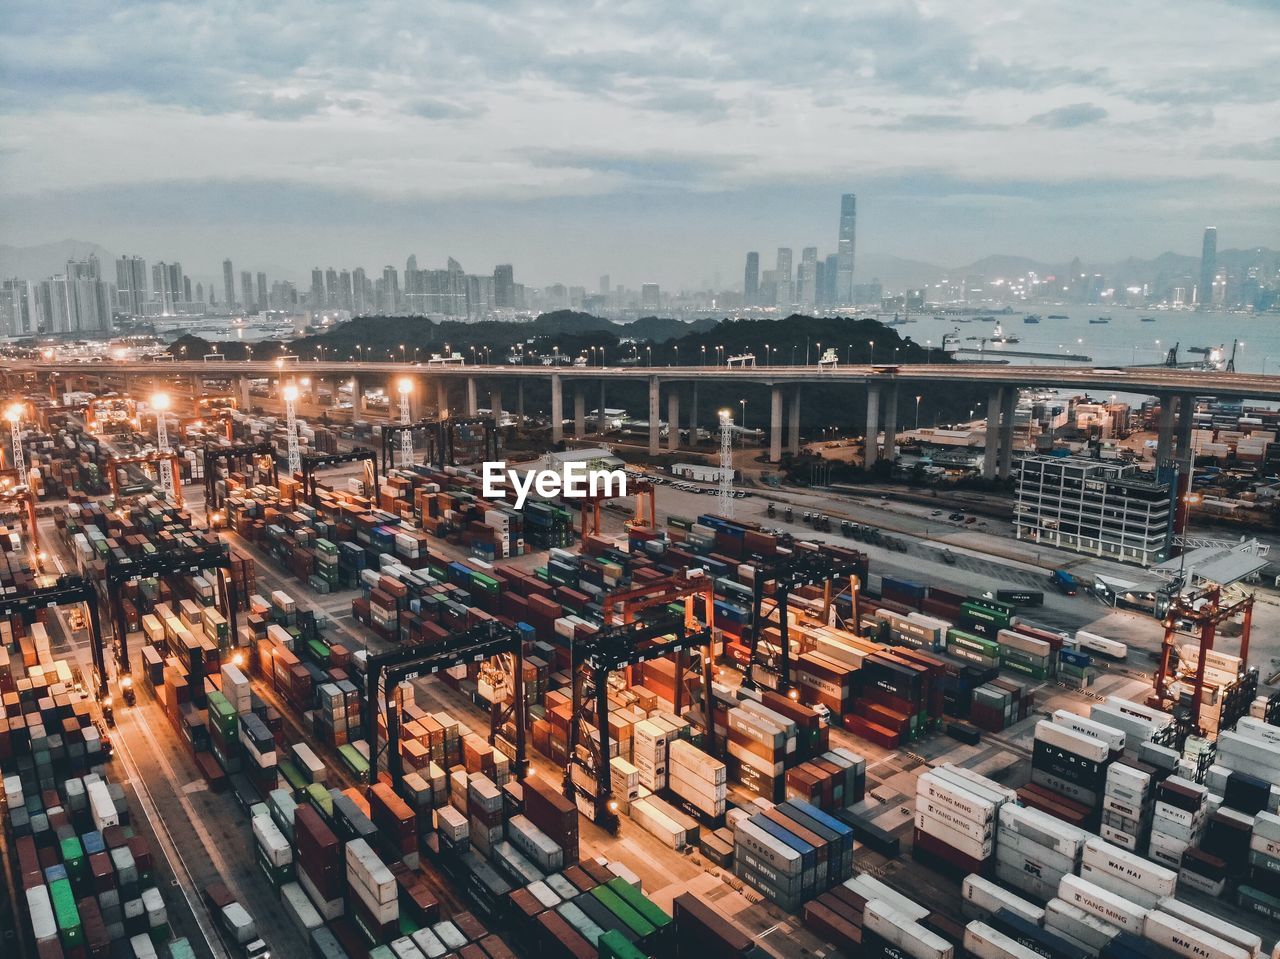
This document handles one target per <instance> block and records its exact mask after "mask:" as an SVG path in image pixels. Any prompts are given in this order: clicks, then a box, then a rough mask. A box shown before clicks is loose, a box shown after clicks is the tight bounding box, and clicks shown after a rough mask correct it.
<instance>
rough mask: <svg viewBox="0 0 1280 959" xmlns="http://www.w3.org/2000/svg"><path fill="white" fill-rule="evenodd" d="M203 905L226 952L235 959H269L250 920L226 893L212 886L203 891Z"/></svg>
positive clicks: (266, 948)
mask: <svg viewBox="0 0 1280 959" xmlns="http://www.w3.org/2000/svg"><path fill="white" fill-rule="evenodd" d="M204 904H205V906H206V907H207V908H208V910H209V915H210V916H211V917H212V919H213V924H214V925H215V926H216V927H217V929H218V935H219V936H220V937H221V939H222V943H223V945H225V946H226V947H227V951H228V952H230V953H231V955H233V956H234V957H236V959H271V950H270V948H268V946H267V944H266V942H265V941H264V940H263V939H262V938H261V937H260V936H259V935H258V926H257V923H255V922H254V921H253V916H251V915H250V914H249V910H248V909H246V908H245V907H244V906H243V905H242V904H241V903H240V902H239V901H238V900H237V899H236V897H235V896H234V895H233V894H232V892H231V890H230V889H228V888H227V887H226V886H224V885H223V884H222V883H220V882H215V883H213V884H212V885H210V886H208V887H207V888H206V889H205V890H204Z"/></svg>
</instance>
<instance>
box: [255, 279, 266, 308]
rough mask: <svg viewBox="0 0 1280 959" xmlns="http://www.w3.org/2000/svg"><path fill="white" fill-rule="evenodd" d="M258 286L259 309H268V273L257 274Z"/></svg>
mask: <svg viewBox="0 0 1280 959" xmlns="http://www.w3.org/2000/svg"><path fill="white" fill-rule="evenodd" d="M257 280H258V283H257V286H258V298H257V302H258V309H259V310H265V309H267V274H265V273H259V274H258V276H257Z"/></svg>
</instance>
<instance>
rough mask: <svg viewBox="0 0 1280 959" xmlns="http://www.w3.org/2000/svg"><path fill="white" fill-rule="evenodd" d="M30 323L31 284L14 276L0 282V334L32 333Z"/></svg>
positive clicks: (22, 334)
mask: <svg viewBox="0 0 1280 959" xmlns="http://www.w3.org/2000/svg"><path fill="white" fill-rule="evenodd" d="M34 332H35V327H34V326H33V325H32V323H31V285H30V284H29V283H27V281H26V280H20V279H17V278H16V277H15V278H14V279H11V280H5V281H4V283H3V284H0V336H26V335H27V334H30V333H34Z"/></svg>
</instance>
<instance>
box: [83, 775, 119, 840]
mask: <svg viewBox="0 0 1280 959" xmlns="http://www.w3.org/2000/svg"><path fill="white" fill-rule="evenodd" d="M85 792H86V793H87V794H88V796H89V809H90V811H91V812H92V814H93V826H94V828H95V829H97V830H98V831H99V832H101V831H102V830H103V829H106V828H107V827H108V826H118V825H120V814H119V813H118V812H116V805H115V803H114V802H112V800H111V791H110V789H109V787H108V786H107V784H106V782H104V781H103V780H102V779H95V780H93V781H92V782H88V781H86V782H85Z"/></svg>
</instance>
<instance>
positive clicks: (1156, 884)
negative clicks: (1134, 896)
mask: <svg viewBox="0 0 1280 959" xmlns="http://www.w3.org/2000/svg"><path fill="white" fill-rule="evenodd" d="M1080 862H1081V863H1082V864H1088V865H1090V866H1092V867H1093V868H1094V869H1096V870H1098V871H1099V872H1103V873H1108V874H1110V875H1112V876H1114V877H1115V878H1117V879H1119V880H1121V881H1123V882H1125V883H1128V884H1130V885H1133V886H1136V887H1138V889H1140V890H1141V891H1142V892H1144V893H1146V894H1150V895H1154V896H1155V897H1156V898H1157V899H1163V898H1165V897H1166V896H1172V895H1174V893H1175V892H1176V891H1177V888H1178V874H1177V873H1176V872H1174V871H1173V870H1172V869H1166V868H1164V867H1163V866H1157V865H1156V864H1155V863H1153V862H1151V861H1150V860H1147V859H1143V858H1142V857H1141V856H1138V855H1135V854H1134V853H1131V852H1127V851H1126V850H1124V849H1119V848H1117V847H1116V846H1113V845H1111V843H1108V842H1106V841H1104V840H1102V839H1090V840H1088V841H1086V842H1085V844H1084V849H1083V851H1082V852H1081V855H1080ZM1154 904H1155V903H1151V904H1150V905H1148V906H1147V908H1151V905H1154Z"/></svg>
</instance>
